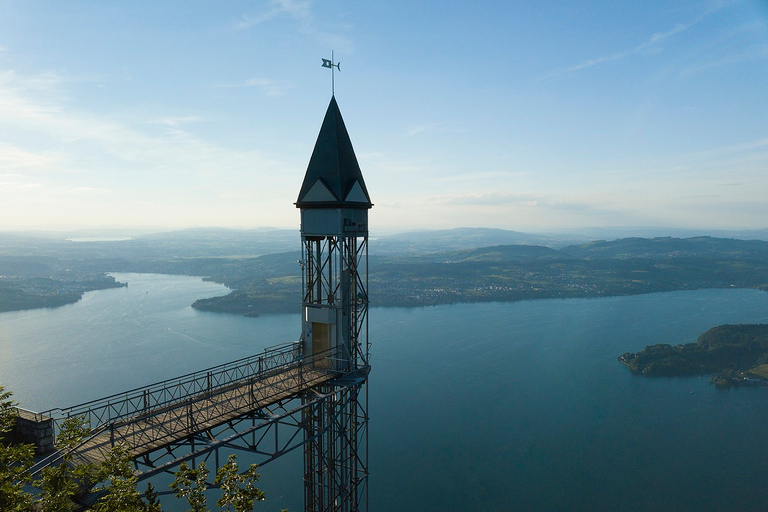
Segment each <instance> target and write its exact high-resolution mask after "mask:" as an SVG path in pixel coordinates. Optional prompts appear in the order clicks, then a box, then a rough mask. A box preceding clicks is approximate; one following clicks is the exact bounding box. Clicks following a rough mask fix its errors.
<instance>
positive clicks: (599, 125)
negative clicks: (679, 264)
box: [0, 0, 768, 232]
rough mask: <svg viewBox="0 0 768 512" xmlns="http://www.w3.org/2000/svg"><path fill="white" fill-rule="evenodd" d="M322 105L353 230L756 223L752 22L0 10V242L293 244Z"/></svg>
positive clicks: (293, 1) (424, 11)
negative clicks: (279, 239)
mask: <svg viewBox="0 0 768 512" xmlns="http://www.w3.org/2000/svg"><path fill="white" fill-rule="evenodd" d="M332 50H333V51H334V52H335V60H336V61H337V62H340V63H341V71H340V72H337V73H336V98H337V100H338V102H339V106H340V108H341V112H342V114H343V116H344V120H345V122H346V125H347V128H348V130H349V133H350V136H351V139H352V143H353V145H354V147H355V151H356V153H357V157H358V160H359V162H360V166H361V168H362V171H363V175H364V177H365V180H366V183H367V186H368V190H369V192H370V194H371V198H372V200H373V203H374V205H375V206H374V212H375V214H374V215H372V216H371V223H372V226H371V228H372V230H379V231H383V230H386V231H410V230H414V229H440V228H451V227H457V226H470V227H494V228H504V229H510V230H516V231H522V232H536V231H543V230H557V229H578V228H594V227H598V228H599V227H615V226H627V227H642V226H663V227H668V228H692V229H713V230H714V229H761V228H767V227H768V123H766V119H768V88H766V84H767V83H768V3H766V2H765V1H763V0H722V1H703V2H701V1H672V0H666V1H653V2H650V3H648V2H645V3H639V4H638V3H630V2H608V1H607V0H595V1H589V2H579V3H578V4H574V5H562V4H552V5H545V4H541V3H539V2H531V1H521V2H514V3H512V2H501V1H488V2H481V3H475V4H472V5H471V6H469V7H468V6H467V5H465V4H458V3H443V2H441V3H437V2H424V3H416V4H414V3H411V2H409V3H406V2H401V1H397V0H396V1H392V2H380V3H374V4H366V3H363V4H360V3H354V4H353V3H346V2H339V1H329V2H317V1H312V0H303V1H302V0H265V1H251V2H245V1H235V2H228V3H226V4H209V3H204V2H181V1H173V2H163V3H161V4H156V3H154V2H148V1H145V0H137V1H135V2H130V3H119V4H115V3H103V2H98V1H95V0H92V1H80V0H74V1H71V2H66V3H53V2H42V1H36V0H24V1H22V0H3V1H2V2H0V133H2V138H0V230H27V229H75V228H78V229H82V228H102V227H112V228H117V227H124V228H132V227H136V226H142V227H151V226H157V227H158V228H164V229H180V228H186V227H202V226H217V227H238V228H243V227H259V226H275V227H278V228H293V227H296V226H298V220H299V219H298V210H297V209H296V208H295V207H294V205H293V203H294V202H295V201H296V198H297V194H298V191H299V187H300V186H301V182H302V178H303V175H304V172H305V171H306V167H307V162H308V161H309V157H310V155H311V152H312V148H313V146H314V142H315V138H316V136H317V133H318V131H319V128H320V123H321V121H322V118H323V114H324V112H325V109H326V107H327V105H328V101H329V100H330V96H331V91H330V85H331V84H330V81H331V77H330V76H329V75H330V71H329V70H328V69H323V68H322V67H321V59H322V58H328V59H329V58H330V57H331V51H332Z"/></svg>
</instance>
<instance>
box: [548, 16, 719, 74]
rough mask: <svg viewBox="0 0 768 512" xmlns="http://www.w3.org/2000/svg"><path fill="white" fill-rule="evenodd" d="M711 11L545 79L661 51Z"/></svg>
mask: <svg viewBox="0 0 768 512" xmlns="http://www.w3.org/2000/svg"><path fill="white" fill-rule="evenodd" d="M709 13H710V11H707V12H705V13H704V14H701V15H699V16H697V17H696V18H694V19H693V20H692V21H690V22H688V23H677V24H675V26H674V27H672V28H671V29H669V30H667V31H665V32H656V33H654V34H651V36H650V37H649V38H648V39H646V40H645V41H643V42H642V43H640V44H639V45H637V46H635V47H634V48H632V49H629V50H627V51H624V52H618V53H614V54H611V55H605V56H600V57H595V58H592V59H588V60H585V61H583V62H580V63H578V64H575V65H573V66H567V67H564V68H560V69H557V70H555V71H553V72H552V73H550V74H548V75H547V76H546V77H545V79H546V80H557V79H560V78H563V77H565V76H567V75H570V74H573V73H576V72H579V71H582V70H584V69H588V68H591V67H594V66H598V65H600V64H605V63H608V62H615V61H619V60H622V59H625V58H627V57H630V56H632V55H636V54H640V53H643V52H648V51H659V50H660V49H661V48H660V45H661V43H663V42H664V41H666V40H667V39H670V38H671V37H674V36H676V35H677V34H680V33H682V32H685V31H686V30H688V29H690V28H691V27H693V26H695V25H696V24H697V23H699V22H701V20H703V19H704V18H705V17H706V16H707V15H708V14H709Z"/></svg>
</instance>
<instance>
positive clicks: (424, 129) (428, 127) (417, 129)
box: [405, 123, 448, 137]
mask: <svg viewBox="0 0 768 512" xmlns="http://www.w3.org/2000/svg"><path fill="white" fill-rule="evenodd" d="M447 131H448V125H447V124H446V123H425V124H417V125H413V126H409V127H408V128H407V129H406V130H405V136H406V137H413V136H414V135H419V134H421V133H429V132H432V133H434V132H447Z"/></svg>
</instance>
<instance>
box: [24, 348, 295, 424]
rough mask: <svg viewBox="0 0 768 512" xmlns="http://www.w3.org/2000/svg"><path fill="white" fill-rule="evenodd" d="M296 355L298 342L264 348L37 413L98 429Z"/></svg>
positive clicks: (282, 365) (263, 371)
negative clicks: (75, 419)
mask: <svg viewBox="0 0 768 512" xmlns="http://www.w3.org/2000/svg"><path fill="white" fill-rule="evenodd" d="M299 354H300V352H299V343H286V344H283V345H278V346H276V347H271V348H268V349H265V350H264V352H263V353H261V354H257V355H253V356H249V357H244V358H242V359H238V360H236V361H231V362H228V363H224V364H221V365H218V366H213V367H211V368H207V369H205V370H200V371H197V372H194V373H189V374H186V375H182V376H181V377H176V378H173V379H168V380H165V381H162V382H158V383H155V384H151V385H149V386H144V387H140V388H136V389H132V390H130V391H126V392H124V393H118V394H115V395H111V396H108V397H105V398H100V399H98V400H92V401H90V402H85V403H82V404H78V405H74V406H71V407H65V408H56V409H51V410H49V411H45V412H42V413H39V414H40V415H42V416H48V417H51V418H53V420H54V423H55V426H56V427H57V428H56V431H58V426H59V425H60V423H61V421H62V420H64V419H67V418H71V417H82V418H84V419H85V420H86V421H87V425H88V427H89V428H90V429H92V430H97V429H99V427H101V426H104V425H109V424H114V423H115V422H119V421H120V420H125V419H128V418H134V417H137V416H140V415H142V414H147V413H149V412H150V411H157V410H160V409H163V408H165V407H168V406H171V405H174V404H177V403H178V402H180V401H184V400H188V399H189V398H190V397H192V396H200V395H202V394H204V393H216V392H219V391H221V390H222V389H223V388H226V387H228V386H231V385H232V384H233V383H236V382H238V381H242V380H245V379H252V378H254V377H257V378H266V377H268V376H269V375H270V374H271V373H279V372H281V371H283V370H284V369H286V368H287V367H289V366H290V365H292V364H298V360H299Z"/></svg>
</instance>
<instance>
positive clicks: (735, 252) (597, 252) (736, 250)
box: [560, 236, 768, 260]
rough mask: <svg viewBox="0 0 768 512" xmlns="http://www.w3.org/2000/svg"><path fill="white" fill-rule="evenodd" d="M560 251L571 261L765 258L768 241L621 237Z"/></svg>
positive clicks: (767, 251)
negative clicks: (582, 259) (572, 258)
mask: <svg viewBox="0 0 768 512" xmlns="http://www.w3.org/2000/svg"><path fill="white" fill-rule="evenodd" d="M560 252H562V253H565V254H568V255H569V256H571V257H574V258H584V259H606V258H681V257H697V258H709V259H714V258H729V259H749V260H754V259H767V260H768V242H765V241H762V240H735V239H730V238H712V237H709V236H700V237H694V238H672V237H660V238H622V239H619V240H614V241H612V242H606V241H604V240H597V241H593V242H588V243H585V244H580V245H571V246H568V247H563V248H561V249H560Z"/></svg>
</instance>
